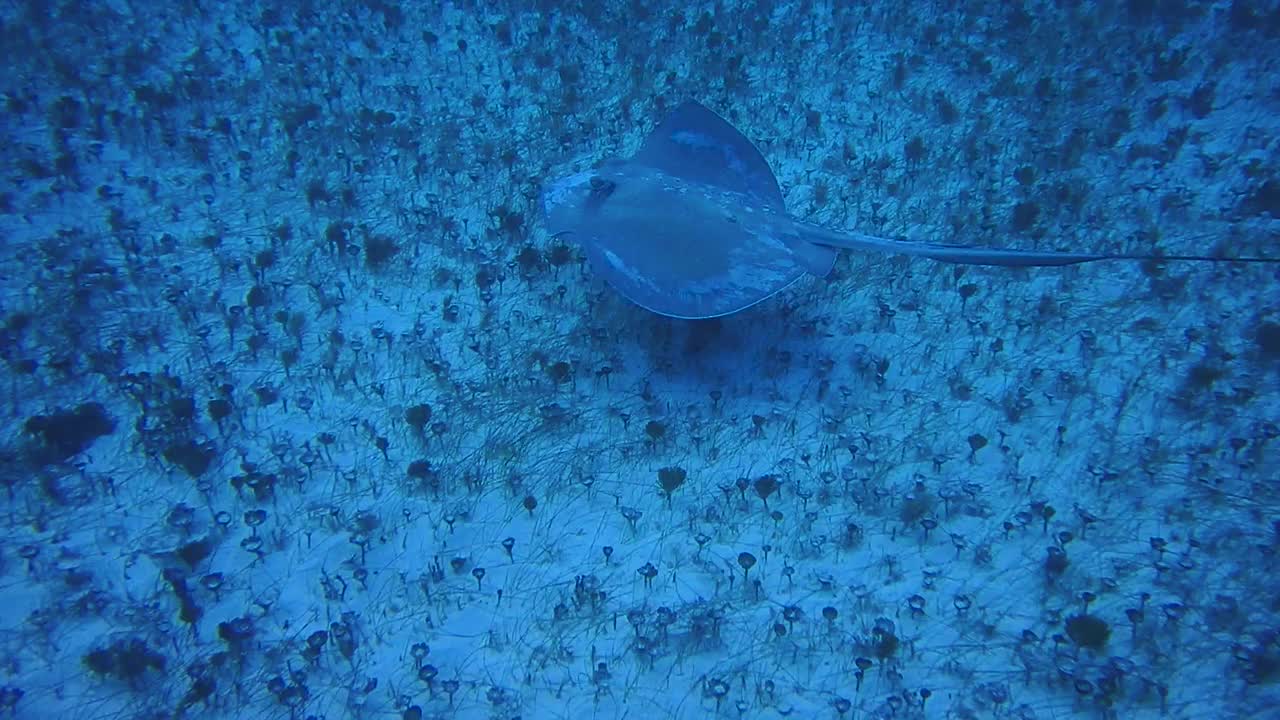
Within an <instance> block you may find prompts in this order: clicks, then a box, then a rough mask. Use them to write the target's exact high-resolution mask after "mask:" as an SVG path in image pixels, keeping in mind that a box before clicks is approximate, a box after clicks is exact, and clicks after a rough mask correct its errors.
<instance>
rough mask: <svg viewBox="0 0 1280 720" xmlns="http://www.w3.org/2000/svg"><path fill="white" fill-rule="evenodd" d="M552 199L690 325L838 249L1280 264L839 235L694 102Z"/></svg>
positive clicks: (559, 220) (977, 261) (957, 259)
mask: <svg viewBox="0 0 1280 720" xmlns="http://www.w3.org/2000/svg"><path fill="white" fill-rule="evenodd" d="M542 202H543V210H544V213H545V216H546V221H547V225H548V228H549V230H550V231H551V233H552V234H553V235H556V236H564V237H568V238H571V239H573V240H575V241H576V242H577V243H579V244H580V245H581V247H582V249H583V251H584V253H585V254H586V256H587V260H588V262H589V263H590V264H591V267H592V269H593V271H594V272H595V273H596V274H598V275H600V276H601V277H603V278H604V280H605V281H607V282H608V283H609V285H611V286H612V287H613V288H614V289H615V290H617V291H618V292H619V293H621V294H622V295H623V296H624V297H626V298H627V299H628V300H630V301H631V302H633V303H635V304H637V305H639V306H641V307H643V308H646V309H648V310H650V311H652V312H655V313H658V314H660V315H667V316H670V317H674V318H683V319H700V318H713V317H720V316H722V315H729V314H731V313H736V312H738V311H740V310H743V309H746V308H748V307H751V306H752V305H755V304H756V303H758V302H760V301H762V300H765V299H766V298H768V297H770V296H772V295H774V294H776V293H778V292H780V291H782V290H783V289H785V288H786V287H788V286H789V285H791V284H792V283H794V282H796V281H797V280H799V279H800V278H802V277H804V276H805V275H814V276H818V277H822V276H825V275H826V274H827V273H828V272H830V271H831V268H832V266H833V265H834V263H835V260H836V253H837V250H838V249H839V248H849V249H854V250H870V251H877V252H885V253H895V254H900V255H916V256H920V257H926V258H931V259H933V260H939V261H942V262H948V263H962V264H969V265H994V266H1003V267H1033V266H1037V267H1038V266H1061V265H1074V264H1077V263H1086V262H1095V261H1101V260H1129V261H1133V260H1159V261H1192V262H1280V259H1272V258H1223V257H1214V256H1207V255H1144V254H1103V253H1078V252H1053V251H1036V250H1013V249H1006V248H995V247H974V246H966V245H949V244H945V243H930V242H918V241H905V240H892V239H888V238H881V237H875V236H872V235H864V234H861V233H856V232H843V231H836V230H831V229H828V228H824V227H822V226H820V225H816V224H814V223H811V222H807V221H805V220H802V219H799V218H796V217H793V216H791V215H788V214H787V209H786V206H785V205H784V203H783V199H782V191H781V190H780V189H779V188H778V180H777V178H775V177H774V175H773V171H771V170H770V169H769V165H768V163H766V162H765V160H764V157H763V156H762V155H761V154H760V151H759V150H757V149H756V147H755V145H753V144H751V141H750V140H748V139H747V138H745V137H743V135H742V133H739V132H738V131H737V130H736V129H734V127H733V126H732V125H730V124H729V123H728V122H726V121H725V120H724V118H721V117H720V116H719V115H717V114H715V113H714V112H712V111H711V110H708V109H707V108H705V107H703V106H702V105H700V104H698V103H696V102H686V103H684V104H683V105H681V106H679V107H678V108H676V109H675V110H674V111H673V112H672V113H671V114H670V115H668V116H667V117H666V119H664V120H663V121H662V123H660V124H659V125H658V127H657V128H655V129H654V130H653V132H652V133H650V134H649V136H648V137H647V138H645V141H644V143H643V144H642V145H641V146H640V150H639V151H638V152H637V153H636V154H635V155H633V156H632V157H630V158H626V159H610V160H607V161H605V162H603V163H601V164H600V166H599V167H597V168H595V169H592V170H588V171H585V172H580V173H577V174H574V175H570V176H569V177H566V178H563V179H561V180H558V181H556V182H554V183H551V184H550V185H549V186H547V187H546V188H545V189H544V192H543V195H542Z"/></svg>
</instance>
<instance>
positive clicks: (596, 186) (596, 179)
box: [591, 175, 617, 197]
mask: <svg viewBox="0 0 1280 720" xmlns="http://www.w3.org/2000/svg"><path fill="white" fill-rule="evenodd" d="M615 187H617V185H615V184H614V182H613V181H612V180H605V179H604V178H602V177H600V176H599V175H593V176H591V194H592V195H594V196H596V197H607V196H608V195H609V193H611V192H613V189H614V188H615Z"/></svg>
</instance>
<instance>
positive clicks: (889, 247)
mask: <svg viewBox="0 0 1280 720" xmlns="http://www.w3.org/2000/svg"><path fill="white" fill-rule="evenodd" d="M796 225H797V226H798V227H799V228H800V230H801V232H802V234H803V235H804V237H805V238H806V239H808V240H809V241H810V242H813V243H816V244H818V245H826V246H828V247H838V248H849V249H851V250H876V251H880V252H888V253H896V254H899V255H916V256H919V257H927V258H931V259H933V260H940V261H942V262H949V263H960V264H964V265H999V266H1003V267H1049V266H1057V265H1075V264H1077V263H1086V262H1095V261H1097V260H1160V261H1170V260H1172V261H1186V262H1245V263H1280V258H1260V257H1217V256H1213V255H1144V254H1132V255H1131V254H1115V255H1113V254H1098V253H1073V252H1053V251H1048V252H1042V251H1038V250H1006V249H1003V248H985V247H971V246H967V245H945V244H942V243H925V242H916V241H911V240H889V239H887V238H880V237H875V236H874V235H863V234H861V233H850V232H835V231H833V230H827V229H826V228H823V227H820V226H818V225H813V224H810V223H803V222H797V223H796Z"/></svg>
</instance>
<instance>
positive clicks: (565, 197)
mask: <svg viewBox="0 0 1280 720" xmlns="http://www.w3.org/2000/svg"><path fill="white" fill-rule="evenodd" d="M594 175H595V173H593V172H591V171H590V170H584V171H583V172H580V173H577V174H575V175H570V176H569V177H566V178H561V179H559V180H557V181H555V182H553V183H551V184H550V185H548V186H547V188H546V189H545V190H543V191H542V212H543V213H545V214H546V216H547V219H549V220H550V219H552V218H554V217H555V213H556V211H557V210H560V209H563V208H564V207H565V206H566V205H569V204H571V203H575V202H581V201H582V199H583V198H584V197H585V196H586V193H587V192H589V191H590V188H591V178H592V177H594Z"/></svg>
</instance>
